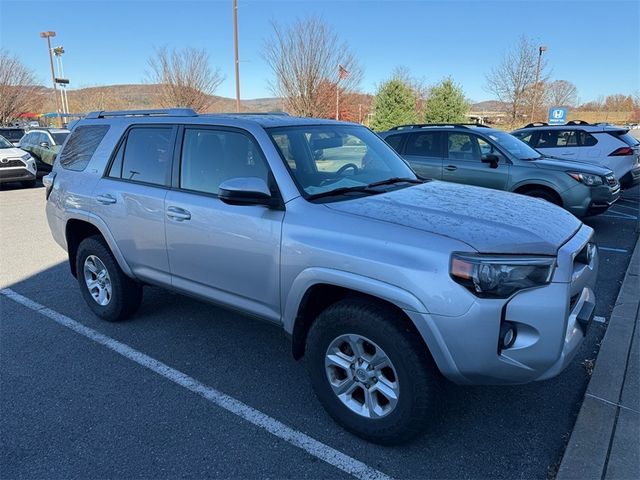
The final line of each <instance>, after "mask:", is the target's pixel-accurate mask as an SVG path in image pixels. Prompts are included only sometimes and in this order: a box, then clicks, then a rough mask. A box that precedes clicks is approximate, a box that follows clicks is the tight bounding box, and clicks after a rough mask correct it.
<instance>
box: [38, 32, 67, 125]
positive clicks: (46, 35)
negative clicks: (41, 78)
mask: <svg viewBox="0 0 640 480" xmlns="http://www.w3.org/2000/svg"><path fill="white" fill-rule="evenodd" d="M55 36H56V32H51V31H48V32H42V33H40V37H41V38H46V39H47V50H48V52H49V63H50V64H51V81H52V82H53V96H54V97H55V99H56V112H57V114H58V127H62V116H61V115H60V101H59V100H58V87H57V86H56V73H55V71H54V69H53V55H52V54H51V37H55Z"/></svg>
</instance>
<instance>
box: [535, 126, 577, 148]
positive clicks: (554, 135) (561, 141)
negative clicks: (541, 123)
mask: <svg viewBox="0 0 640 480" xmlns="http://www.w3.org/2000/svg"><path fill="white" fill-rule="evenodd" d="M577 146H578V136H577V135H576V132H575V131H573V130H546V131H543V132H540V139H539V140H538V144H537V145H536V148H562V147H577Z"/></svg>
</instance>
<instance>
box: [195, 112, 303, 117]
mask: <svg viewBox="0 0 640 480" xmlns="http://www.w3.org/2000/svg"><path fill="white" fill-rule="evenodd" d="M205 115H210V116H215V115H229V116H236V115H238V116H241V117H242V116H245V115H262V116H264V115H277V116H280V117H290V116H291V115H289V114H288V113H287V112H213V113H205Z"/></svg>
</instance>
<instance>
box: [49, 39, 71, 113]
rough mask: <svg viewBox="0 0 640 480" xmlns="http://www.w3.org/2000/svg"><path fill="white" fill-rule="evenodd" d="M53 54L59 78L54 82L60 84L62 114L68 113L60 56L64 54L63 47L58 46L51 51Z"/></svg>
mask: <svg viewBox="0 0 640 480" xmlns="http://www.w3.org/2000/svg"><path fill="white" fill-rule="evenodd" d="M53 53H54V55H55V56H56V63H57V67H58V74H59V75H60V78H56V79H55V82H56V83H60V98H61V99H62V113H65V114H68V113H69V99H68V97H67V86H66V85H67V84H65V83H63V82H68V80H67V79H66V78H64V68H63V66H62V54H63V53H64V47H63V46H62V45H59V46H57V47H55V48H54V49H53Z"/></svg>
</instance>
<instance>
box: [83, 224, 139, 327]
mask: <svg viewBox="0 0 640 480" xmlns="http://www.w3.org/2000/svg"><path fill="white" fill-rule="evenodd" d="M76 276H77V279H78V284H79V285H80V291H81V292H82V296H83V297H84V300H85V302H86V303H87V305H88V306H89V308H90V309H91V310H92V311H93V313H95V314H96V315H97V316H99V317H100V318H102V319H104V320H107V321H109V322H117V321H119V320H124V319H126V318H127V317H129V316H131V315H133V313H134V312H135V311H136V310H137V309H138V307H139V306H140V303H141V302H142V286H141V285H140V284H139V283H137V282H135V281H134V280H132V279H131V278H129V277H127V276H126V275H125V274H124V272H123V271H122V269H121V268H120V266H119V265H118V263H117V262H116V259H115V258H114V256H113V254H112V253H111V250H109V247H108V246H107V245H106V244H105V242H104V240H103V239H102V237H100V236H93V237H89V238H85V239H84V240H83V241H82V242H81V243H80V245H79V246H78V252H77V255H76Z"/></svg>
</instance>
